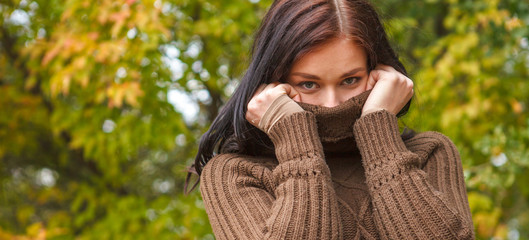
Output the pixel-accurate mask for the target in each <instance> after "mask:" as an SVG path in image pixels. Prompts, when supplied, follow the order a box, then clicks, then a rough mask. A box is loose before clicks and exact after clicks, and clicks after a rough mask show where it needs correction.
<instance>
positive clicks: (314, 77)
mask: <svg viewBox="0 0 529 240" xmlns="http://www.w3.org/2000/svg"><path fill="white" fill-rule="evenodd" d="M360 71H365V68H363V67H357V68H354V69H351V70H349V71H347V72H345V73H344V74H342V76H341V77H340V78H344V77H347V76H351V75H354V74H355V73H357V72H360ZM290 75H292V76H294V75H296V76H300V77H303V78H307V79H314V80H320V78H319V77H318V76H316V75H313V74H309V73H302V72H294V73H291V74H290Z"/></svg>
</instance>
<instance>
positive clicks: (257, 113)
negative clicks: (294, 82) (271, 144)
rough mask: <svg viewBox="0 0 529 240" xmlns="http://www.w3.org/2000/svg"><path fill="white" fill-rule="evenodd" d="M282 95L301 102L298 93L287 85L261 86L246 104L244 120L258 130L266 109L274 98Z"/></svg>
mask: <svg viewBox="0 0 529 240" xmlns="http://www.w3.org/2000/svg"><path fill="white" fill-rule="evenodd" d="M283 94H286V95H287V96H289V97H290V98H292V99H294V101H298V102H299V101H301V98H300V95H299V93H298V92H297V91H296V90H295V89H294V88H293V87H292V86H291V85H289V84H286V83H279V82H274V83H270V84H268V85H266V84H262V85H261V86H259V88H258V89H257V91H255V93H254V95H253V97H252V99H251V100H250V102H249V103H248V110H247V111H246V120H248V122H250V123H251V124H252V125H254V126H256V127H257V128H259V122H260V121H261V119H262V118H263V115H264V114H265V112H266V110H267V109H268V107H270V105H271V104H272V102H274V100H275V99H276V98H278V97H279V96H281V95H283Z"/></svg>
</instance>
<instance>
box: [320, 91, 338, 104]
mask: <svg viewBox="0 0 529 240" xmlns="http://www.w3.org/2000/svg"><path fill="white" fill-rule="evenodd" d="M340 103H342V101H341V98H340V96H339V94H338V93H337V92H336V91H334V90H328V91H326V93H325V96H324V98H323V104H322V106H324V107H329V108H330V107H335V106H338V105H340Z"/></svg>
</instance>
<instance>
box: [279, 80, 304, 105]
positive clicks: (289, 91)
mask: <svg viewBox="0 0 529 240" xmlns="http://www.w3.org/2000/svg"><path fill="white" fill-rule="evenodd" d="M277 87H280V88H282V89H283V90H284V94H286V95H287V96H288V97H289V98H292V99H293V100H294V101H296V102H300V101H301V95H300V94H299V92H298V91H297V90H296V89H294V87H292V85H290V84H286V83H283V84H280V85H278V86H277Z"/></svg>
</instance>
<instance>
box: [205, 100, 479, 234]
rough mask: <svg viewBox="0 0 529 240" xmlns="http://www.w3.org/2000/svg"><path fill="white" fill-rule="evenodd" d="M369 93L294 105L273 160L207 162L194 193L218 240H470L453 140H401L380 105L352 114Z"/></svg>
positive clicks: (274, 135) (279, 128) (435, 136)
mask: <svg viewBox="0 0 529 240" xmlns="http://www.w3.org/2000/svg"><path fill="white" fill-rule="evenodd" d="M367 96H368V94H367V93H364V94H361V95H359V96H357V97H355V98H352V99H350V100H348V101H347V102H345V103H343V104H341V105H339V106H337V107H334V108H325V107H319V106H313V105H308V104H300V105H301V107H303V108H304V109H305V110H306V111H303V112H297V113H294V114H292V115H290V116H286V117H283V118H282V119H281V120H279V121H278V122H276V124H274V125H273V126H272V128H271V129H270V132H269V136H270V138H271V140H272V142H273V143H274V146H275V156H276V158H270V157H264V156H245V155H239V154H219V155H216V156H215V157H214V158H213V159H211V160H210V162H208V164H207V165H206V166H205V168H204V169H203V172H202V175H201V186H200V190H201V193H202V197H203V200H204V205H205V208H206V211H207V213H208V216H209V219H210V222H211V225H212V228H213V231H214V233H215V236H216V237H217V239H473V238H474V232H473V225H472V218H471V215H470V210H469V205H468V200H467V194H466V189H465V183H464V178H463V171H462V167H461V160H460V157H459V153H458V151H457V149H456V147H455V146H454V144H453V143H452V142H451V141H450V140H449V139H448V138H447V137H445V136H443V135H442V134H440V133H436V132H425V133H420V134H417V135H416V136H414V137H413V138H410V139H407V140H405V141H403V140H402V138H401V136H400V134H399V129H398V124H397V118H396V117H395V115H394V114H391V113H389V112H387V111H384V110H382V111H377V112H373V113H370V114H368V115H365V116H363V117H362V118H360V116H361V110H362V106H363V103H364V102H365V100H366V98H367ZM263 155H266V154H263Z"/></svg>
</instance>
